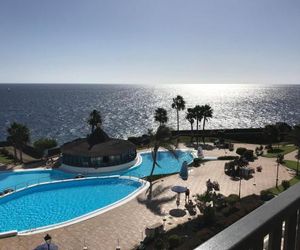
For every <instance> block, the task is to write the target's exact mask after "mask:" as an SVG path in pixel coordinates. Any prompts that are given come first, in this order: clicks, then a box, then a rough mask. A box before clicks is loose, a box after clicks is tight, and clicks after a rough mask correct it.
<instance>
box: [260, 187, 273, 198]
mask: <svg viewBox="0 0 300 250" xmlns="http://www.w3.org/2000/svg"><path fill="white" fill-rule="evenodd" d="M273 197H274V195H273V194H272V192H271V191H270V190H262V191H261V192H260V198H261V199H262V200H263V201H268V200H271V199H272V198H273Z"/></svg>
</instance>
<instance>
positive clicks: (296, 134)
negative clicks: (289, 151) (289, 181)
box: [290, 124, 300, 175]
mask: <svg viewBox="0 0 300 250" xmlns="http://www.w3.org/2000/svg"><path fill="white" fill-rule="evenodd" d="M290 139H291V141H292V142H293V143H294V144H295V146H296V147H297V148H298V154H297V156H296V158H297V175H298V174H299V158H300V124H299V125H296V126H295V127H294V129H293V130H292V131H291V133H290Z"/></svg>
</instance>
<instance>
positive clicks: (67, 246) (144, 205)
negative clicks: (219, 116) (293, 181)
mask: <svg viewBox="0 0 300 250" xmlns="http://www.w3.org/2000/svg"><path fill="white" fill-rule="evenodd" d="M238 146H244V147H247V148H255V147H256V146H257V145H252V144H247V145H245V144H235V148H237V147H238ZM204 154H205V155H206V156H221V155H236V154H235V152H230V151H228V150H227V151H226V153H225V151H224V150H218V149H214V150H211V151H204ZM225 162H226V161H209V162H205V163H204V164H203V165H201V166H200V167H197V168H191V169H190V174H189V178H188V180H187V181H183V180H181V179H180V178H179V177H178V174H175V175H172V176H169V177H166V178H163V179H160V180H158V181H156V182H155V184H154V188H153V198H152V199H151V200H148V199H147V194H146V193H145V192H144V193H142V194H140V195H139V196H138V197H136V198H134V199H132V200H131V201H129V202H127V203H126V204H124V205H122V206H119V207H116V208H114V209H112V210H109V211H108V212H105V213H103V214H101V215H98V216H96V217H93V218H90V219H88V220H85V221H82V222H79V223H76V224H73V225H70V226H66V227H63V228H59V229H54V230H49V231H47V232H43V233H37V234H33V235H26V236H16V237H12V238H5V239H1V240H0V250H32V249H34V248H35V247H36V246H38V245H40V244H43V243H44V241H43V237H44V236H45V234H46V233H49V234H50V235H51V236H52V241H53V242H54V243H55V244H57V245H58V247H59V249H63V250H77V249H78V250H82V249H83V247H84V245H86V246H87V247H88V249H89V250H92V249H93V250H102V249H103V250H110V249H111V250H114V249H116V246H117V244H118V241H119V245H120V247H121V249H122V250H127V249H128V250H129V249H133V248H134V247H135V246H136V245H137V244H138V243H139V242H140V241H141V240H142V238H143V237H144V230H145V228H146V227H147V226H150V225H152V224H154V223H156V222H163V219H166V221H165V227H166V229H170V228H172V227H174V226H176V225H177V224H180V223H182V222H185V221H187V220H188V219H189V218H192V217H193V215H189V214H188V212H187V211H185V210H184V195H182V197H181V201H182V202H181V205H180V208H181V209H182V214H178V213H176V210H174V209H175V208H176V197H175V193H174V192H172V191H171V190H170V189H171V187H172V186H173V185H183V186H187V187H188V188H189V189H190V191H191V196H193V195H195V194H197V193H203V192H204V191H205V189H206V184H205V183H206V181H207V180H208V179H211V180H212V181H218V182H219V184H220V191H221V193H222V194H224V195H229V194H231V193H236V194H237V193H238V189H239V182H238V181H233V180H231V179H230V177H229V176H227V175H225V174H224V164H225ZM250 166H252V167H257V166H262V167H263V170H262V172H256V173H255V174H254V178H251V179H249V180H243V181H242V186H241V195H242V196H247V195H250V194H253V193H255V194H259V193H260V191H261V190H263V189H266V188H270V187H273V186H275V179H276V166H277V164H276V162H275V158H265V157H259V158H258V160H256V161H255V162H251V163H250ZM293 175H294V172H293V171H290V170H288V169H287V168H286V167H284V166H281V165H280V167H279V183H280V182H281V181H282V180H285V179H290V178H292V176H293ZM198 214H199V211H197V214H196V215H195V216H197V215H198Z"/></svg>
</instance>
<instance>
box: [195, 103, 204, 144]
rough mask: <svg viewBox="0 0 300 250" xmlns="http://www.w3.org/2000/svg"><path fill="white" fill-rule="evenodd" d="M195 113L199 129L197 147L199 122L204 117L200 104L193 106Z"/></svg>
mask: <svg viewBox="0 0 300 250" xmlns="http://www.w3.org/2000/svg"><path fill="white" fill-rule="evenodd" d="M193 111H194V114H195V118H196V130H197V147H198V145H199V134H198V133H199V122H201V120H202V118H203V114H202V108H201V106H199V105H196V106H195V107H194V108H193Z"/></svg>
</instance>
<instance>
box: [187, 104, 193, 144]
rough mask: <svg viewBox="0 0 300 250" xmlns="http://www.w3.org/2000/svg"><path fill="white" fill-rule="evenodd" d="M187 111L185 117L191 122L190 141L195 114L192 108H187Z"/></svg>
mask: <svg viewBox="0 0 300 250" xmlns="http://www.w3.org/2000/svg"><path fill="white" fill-rule="evenodd" d="M187 111H188V112H187V113H186V115H185V119H187V120H188V122H189V123H190V124H191V131H192V136H191V142H192V141H193V130H194V122H195V114H194V110H193V109H192V108H188V109H187Z"/></svg>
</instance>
